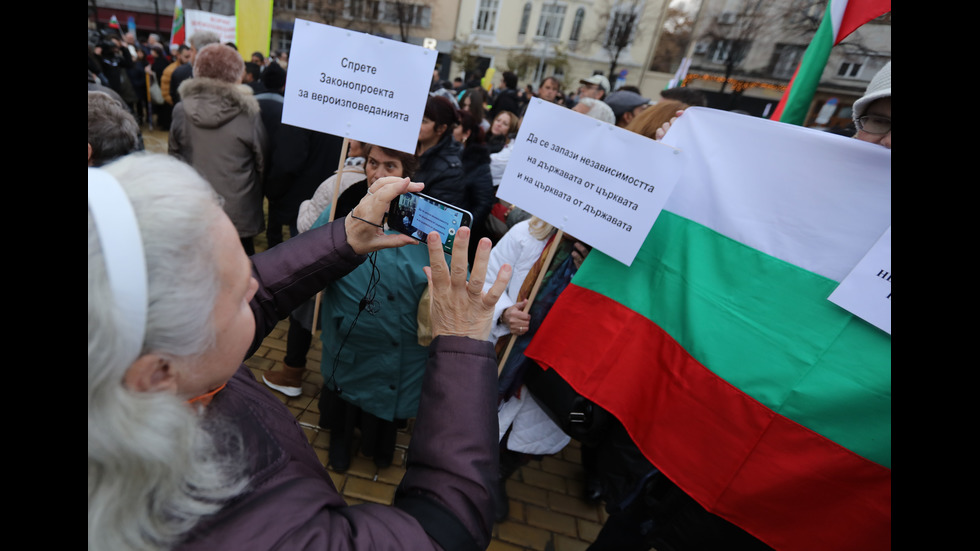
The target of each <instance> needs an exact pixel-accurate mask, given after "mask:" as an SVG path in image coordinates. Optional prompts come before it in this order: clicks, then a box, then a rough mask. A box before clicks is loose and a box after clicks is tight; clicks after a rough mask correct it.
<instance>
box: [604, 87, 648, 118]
mask: <svg viewBox="0 0 980 551" xmlns="http://www.w3.org/2000/svg"><path fill="white" fill-rule="evenodd" d="M605 102H606V103H608V104H609V107H612V110H613V114H614V115H616V118H617V119H618V118H619V117H622V116H623V113H627V112H629V111H632V110H634V109H636V108H637V107H639V106H641V105H646V104H648V103H650V98H645V97H643V96H641V95H640V94H637V93H636V92H632V91H630V90H616V91H615V92H613V93H611V94H609V95H608V96H606V99H605Z"/></svg>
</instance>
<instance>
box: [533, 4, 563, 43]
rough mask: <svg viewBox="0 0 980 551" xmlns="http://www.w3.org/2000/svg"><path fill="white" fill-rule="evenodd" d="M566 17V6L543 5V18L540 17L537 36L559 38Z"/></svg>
mask: <svg viewBox="0 0 980 551" xmlns="http://www.w3.org/2000/svg"><path fill="white" fill-rule="evenodd" d="M564 19H565V6H561V5H558V4H545V5H543V6H541V18H540V19H538V32H536V33H535V36H538V37H541V38H552V39H556V40H557V39H558V37H559V36H561V24H562V21H563V20H564Z"/></svg>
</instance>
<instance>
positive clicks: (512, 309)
mask: <svg viewBox="0 0 980 551" xmlns="http://www.w3.org/2000/svg"><path fill="white" fill-rule="evenodd" d="M525 306H527V299H524V300H522V301H520V302H518V303H515V304H514V305H513V306H508V307H507V308H506V309H505V310H504V311H503V312H502V313H501V314H500V318H501V319H502V320H503V322H504V325H506V326H507V329H509V330H510V332H511V333H512V334H514V335H523V334H524V333H527V329H528V327H529V326H530V325H531V314H529V313H527V312H525V311H524V307H525Z"/></svg>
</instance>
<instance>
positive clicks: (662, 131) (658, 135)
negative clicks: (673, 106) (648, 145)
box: [653, 109, 684, 140]
mask: <svg viewBox="0 0 980 551" xmlns="http://www.w3.org/2000/svg"><path fill="white" fill-rule="evenodd" d="M683 114H684V110H683V109H681V110H680V111H678V112H677V114H676V115H674V116H673V117H671V118H670V120H669V121H667V122H665V123H664V124H663V125H662V126H661V127H660V128H658V129H657V131H656V132H655V133H654V138H653V139H655V140H659V139H661V138H663V137H664V134H666V133H667V131H668V130H670V125H672V124H674V121H676V120H677V117H679V116H681V115H683Z"/></svg>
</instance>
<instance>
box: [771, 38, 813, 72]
mask: <svg viewBox="0 0 980 551" xmlns="http://www.w3.org/2000/svg"><path fill="white" fill-rule="evenodd" d="M805 51H806V46H800V45H797V44H777V45H776V49H775V51H774V52H773V63H772V76H773V77H775V78H792V77H793V73H795V72H796V68H797V67H798V66H799V65H800V60H801V59H803V52H805Z"/></svg>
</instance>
